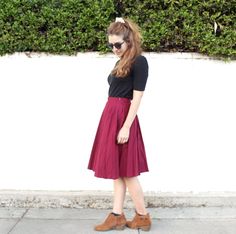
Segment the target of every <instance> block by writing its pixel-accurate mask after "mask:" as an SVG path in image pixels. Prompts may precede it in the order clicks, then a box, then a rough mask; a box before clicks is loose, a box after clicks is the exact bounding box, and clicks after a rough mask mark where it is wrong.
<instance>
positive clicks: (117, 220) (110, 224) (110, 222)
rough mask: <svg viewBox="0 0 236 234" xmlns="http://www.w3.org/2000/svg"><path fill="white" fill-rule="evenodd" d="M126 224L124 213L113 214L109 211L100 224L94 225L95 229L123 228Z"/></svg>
mask: <svg viewBox="0 0 236 234" xmlns="http://www.w3.org/2000/svg"><path fill="white" fill-rule="evenodd" d="M125 225H126V218H125V215H124V214H121V215H119V216H115V215H114V214H112V213H110V214H109V215H108V216H107V218H106V219H105V221H104V222H103V223H102V224H99V225H97V226H95V228H94V230H95V231H109V230H123V229H124V228H125Z"/></svg>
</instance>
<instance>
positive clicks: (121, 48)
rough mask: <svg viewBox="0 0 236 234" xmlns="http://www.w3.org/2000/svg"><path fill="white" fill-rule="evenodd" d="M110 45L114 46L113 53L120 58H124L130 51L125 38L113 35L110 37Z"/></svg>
mask: <svg viewBox="0 0 236 234" xmlns="http://www.w3.org/2000/svg"><path fill="white" fill-rule="evenodd" d="M108 43H109V45H110V46H111V48H112V46H113V48H112V51H113V53H114V54H115V55H117V56H118V57H119V58H121V57H122V56H123V54H124V53H125V51H126V50H127V49H128V45H127V43H126V42H125V41H124V39H123V36H120V35H115V34H111V35H109V36H108Z"/></svg>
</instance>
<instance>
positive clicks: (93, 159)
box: [88, 97, 148, 179]
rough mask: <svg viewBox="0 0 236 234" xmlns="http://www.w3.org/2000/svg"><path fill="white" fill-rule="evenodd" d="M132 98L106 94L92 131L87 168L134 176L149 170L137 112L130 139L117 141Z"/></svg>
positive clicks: (108, 175) (103, 173)
mask: <svg viewBox="0 0 236 234" xmlns="http://www.w3.org/2000/svg"><path fill="white" fill-rule="evenodd" d="M130 104H131V101H130V100H129V99H128V98H119V97H108V101H107V103H106V105H105V108H104V110H103V112H102V115H101V118H100V121H99V125H98V128H97V132H96V135H95V139H94V143H93V147H92V151H91V155H90V159H89V163H88V169H90V170H93V171H94V175H95V176H96V177H100V178H106V179H118V178H120V177H134V176H138V175H140V173H142V172H146V171H148V164H147V158H146V152H145V146H144V142H143V138H142V133H141V129H140V125H139V120H138V116H137V115H136V117H135V119H134V121H133V123H132V125H131V127H130V133H129V140H128V142H126V143H124V144H118V143H117V135H118V133H119V130H120V129H121V127H122V126H123V123H124V121H125V119H126V116H127V114H128V111H129V107H130Z"/></svg>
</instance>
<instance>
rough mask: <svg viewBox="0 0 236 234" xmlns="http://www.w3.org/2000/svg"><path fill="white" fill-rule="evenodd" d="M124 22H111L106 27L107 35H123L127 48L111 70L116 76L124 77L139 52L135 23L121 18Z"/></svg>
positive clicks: (137, 30) (137, 31) (139, 38)
mask: <svg viewBox="0 0 236 234" xmlns="http://www.w3.org/2000/svg"><path fill="white" fill-rule="evenodd" d="M123 20H124V22H125V23H122V22H113V23H111V24H110V25H109V27H108V29H107V35H108V36H109V35H118V36H123V40H124V41H125V42H126V43H127V45H128V48H127V50H126V51H125V53H124V55H123V56H122V57H121V58H120V61H119V63H117V65H116V66H115V67H114V69H113V70H112V72H111V73H112V75H114V76H116V77H125V76H127V75H128V74H129V72H130V69H131V66H132V64H133V62H134V60H135V58H136V57H137V56H138V55H140V54H141V52H142V48H141V40H142V37H141V34H140V29H139V27H138V25H137V24H135V23H134V22H133V21H131V20H130V19H123Z"/></svg>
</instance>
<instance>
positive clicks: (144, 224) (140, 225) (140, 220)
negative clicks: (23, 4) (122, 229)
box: [126, 212, 152, 231]
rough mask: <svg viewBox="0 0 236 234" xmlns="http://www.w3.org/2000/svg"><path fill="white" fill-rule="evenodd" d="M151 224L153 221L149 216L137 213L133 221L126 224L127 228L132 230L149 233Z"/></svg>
mask: <svg viewBox="0 0 236 234" xmlns="http://www.w3.org/2000/svg"><path fill="white" fill-rule="evenodd" d="M151 224H152V221H151V218H150V216H149V214H146V215H139V214H138V213H137V212H136V215H135V217H134V218H133V220H132V221H127V222H126V226H127V227H129V228H132V229H142V230H143V231H149V230H150V228H151Z"/></svg>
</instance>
